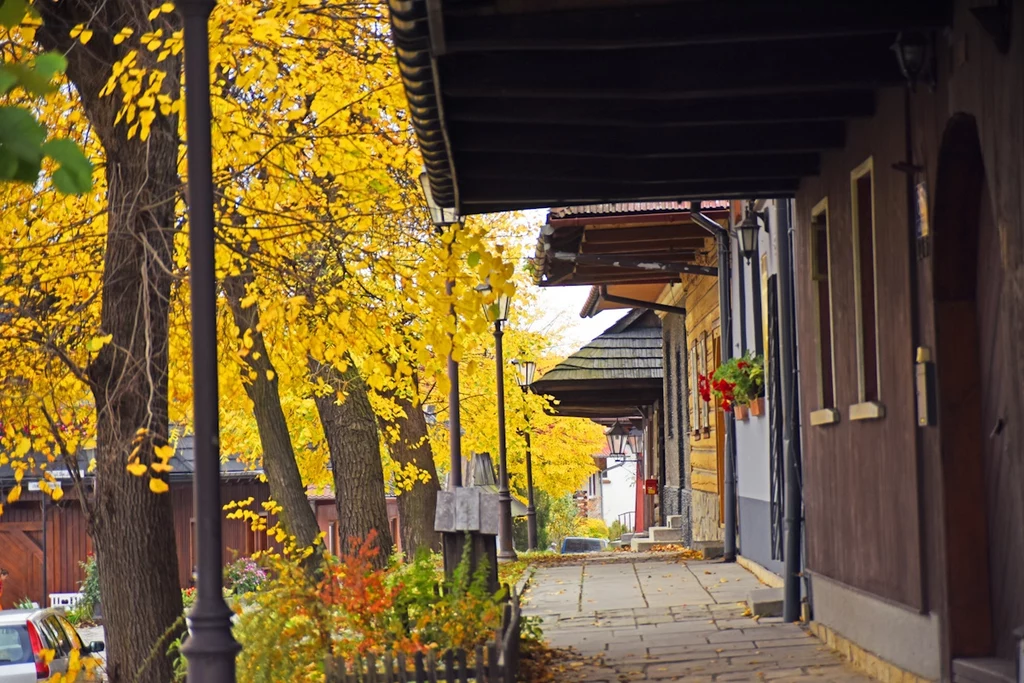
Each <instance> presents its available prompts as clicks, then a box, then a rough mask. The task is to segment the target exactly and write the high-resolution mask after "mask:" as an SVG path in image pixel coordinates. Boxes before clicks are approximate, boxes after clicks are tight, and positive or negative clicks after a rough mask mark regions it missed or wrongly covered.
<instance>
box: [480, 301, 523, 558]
mask: <svg viewBox="0 0 1024 683" xmlns="http://www.w3.org/2000/svg"><path fill="white" fill-rule="evenodd" d="M511 307H512V297H511V296H509V295H508V294H499V295H498V297H497V299H495V300H494V303H492V304H490V305H488V306H487V307H486V313H487V314H488V315H487V317H488V318H489V319H492V320H494V364H495V367H496V368H497V392H498V561H499V562H511V561H513V560H515V559H516V551H515V548H514V547H512V494H511V493H510V492H509V489H508V448H507V444H506V441H505V359H504V350H503V348H502V337H503V336H504V334H505V333H504V330H503V329H502V326H503V325H504V324H505V322H507V321H508V312H509V309H510V308H511Z"/></svg>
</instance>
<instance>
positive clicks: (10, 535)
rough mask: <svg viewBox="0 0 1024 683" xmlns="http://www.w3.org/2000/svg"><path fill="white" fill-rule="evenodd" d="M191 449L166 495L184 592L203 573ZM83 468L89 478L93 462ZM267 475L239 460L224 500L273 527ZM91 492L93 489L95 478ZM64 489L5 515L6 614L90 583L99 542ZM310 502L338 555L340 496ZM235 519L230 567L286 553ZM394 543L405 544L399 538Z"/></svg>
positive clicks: (5, 484)
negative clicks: (260, 554) (90, 563)
mask: <svg viewBox="0 0 1024 683" xmlns="http://www.w3.org/2000/svg"><path fill="white" fill-rule="evenodd" d="M191 444H192V442H191V436H186V437H183V438H182V439H180V440H179V442H178V448H177V450H176V452H175V455H174V457H173V458H172V459H171V464H172V466H173V467H174V470H173V471H172V473H171V475H170V491H168V493H167V494H165V495H169V496H171V502H172V506H173V512H174V531H175V538H176V540H177V545H178V557H177V565H178V577H179V582H180V585H181V587H182V588H188V587H189V586H191V585H192V573H193V570H194V568H195V567H196V566H197V557H196V537H195V533H196V529H195V512H194V506H193V496H192V493H193V489H192V474H191V473H192V463H193V460H192V445H191ZM82 465H83V471H84V470H85V467H87V460H85V461H83V463H82ZM261 474H262V472H260V471H258V470H251V469H248V468H247V467H246V465H244V464H243V463H240V462H238V461H237V460H228V461H226V462H225V463H223V464H222V466H221V500H223V501H224V502H225V503H229V502H232V501H235V502H240V501H248V500H249V499H251V502H250V503H249V504H248V505H246V509H249V510H252V511H254V512H256V513H258V514H260V515H262V516H264V517H266V518H267V521H268V523H269V524H270V525H273V524H274V522H275V519H274V518H273V515H268V513H267V512H266V511H265V510H264V509H263V503H265V502H266V501H267V500H269V499H270V487H269V485H268V484H267V483H266V482H264V481H261V477H260V475H261ZM33 480H34V478H33V476H32V473H28V474H26V475H25V478H24V480H23V485H24V487H25V488H26V489H27V488H28V484H29V482H31V481H33ZM12 483H13V473H12V471H11V470H10V469H9V468H8V467H4V468H0V490H6V489H7V488H9V485H10V484H12ZM85 485H86V486H90V485H91V481H90V479H89V478H87V479H86V481H85ZM64 488H65V495H64V496H63V498H61V500H60V501H58V502H53V501H52V500H49V497H48V496H47V500H46V504H45V505H44V501H43V497H44V495H43V494H42V493H40V492H38V491H28V490H26V491H25V492H23V493H22V495H21V497H20V499H19V500H18V501H17V502H15V503H8V504H6V505H5V506H4V513H3V515H0V567H4V568H5V569H7V570H8V571H9V572H10V577H9V579H8V580H7V581H6V582H5V584H4V593H3V596H2V598H0V600H2V601H3V602H2V604H0V606H2V607H3V608H5V609H9V608H11V607H13V605H14V604H15V603H16V602H18V601H19V600H21V599H22V598H25V597H27V598H29V599H31V600H33V601H34V602H37V603H39V604H40V605H43V604H48V596H49V595H50V594H53V593H76V592H78V590H79V586H80V584H81V581H82V580H83V579H84V578H85V577H84V573H83V571H82V567H81V563H82V562H85V560H86V559H87V557H88V555H89V554H91V553H92V552H93V544H92V539H91V538H90V537H89V533H88V524H87V521H86V515H85V513H84V511H83V508H82V504H81V501H80V500H79V498H78V494H77V491H76V490H75V489H74V488H72V487H71V486H70V485H68V484H67V482H66V481H65V485H64ZM308 497H309V501H310V505H311V506H312V507H313V509H314V511H315V512H316V517H317V521H318V523H319V525H320V529H321V531H323V532H324V533H325V534H326V542H327V547H328V550H331V551H334V550H335V549H336V548H337V547H338V539H337V538H336V536H337V533H336V531H335V529H336V524H335V522H336V521H337V518H338V517H337V507H336V506H335V504H334V496H333V494H331V493H330V491H328V492H326V493H323V492H314V491H312V490H311V492H310V493H309V496H308ZM387 509H388V518H389V521H390V523H391V527H392V529H391V530H392V533H393V534H394V533H395V532H396V530H399V528H400V521H399V517H398V504H397V500H396V499H395V498H394V497H393V496H388V497H387ZM44 511H45V529H46V531H45V534H44V531H43V528H44ZM229 513H230V511H226V512H225V513H224V514H225V516H224V519H223V521H222V524H223V526H222V533H223V538H224V551H223V557H222V561H223V563H224V564H228V563H230V562H232V561H234V560H235V559H237V558H238V557H248V556H250V555H252V554H254V553H256V552H257V551H261V550H268V549H279V548H280V545H279V544H276V543H275V541H274V539H273V538H272V537H271V536H268V535H267V532H266V531H265V530H260V531H253V529H252V528H251V525H250V524H249V523H248V522H246V521H244V520H239V519H229V518H228V514H229ZM393 537H394V538H395V539H399V538H400V536H399V535H394V536H393ZM399 542H400V541H399ZM44 567H45V571H46V579H45V590H44V579H43V572H44Z"/></svg>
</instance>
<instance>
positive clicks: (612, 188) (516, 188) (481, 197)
mask: <svg viewBox="0 0 1024 683" xmlns="http://www.w3.org/2000/svg"><path fill="white" fill-rule="evenodd" d="M798 184H799V181H798V180H797V179H796V178H793V179H773V180H717V181H700V182H691V183H678V184H672V185H662V186H658V190H655V191H653V192H650V193H648V192H647V191H646V190H644V189H643V188H638V187H636V186H633V185H629V184H628V183H590V182H580V181H566V182H561V183H555V182H551V181H545V180H531V179H519V180H515V181H512V180H510V181H507V182H505V183H503V184H501V185H496V184H494V183H491V182H487V181H482V180H480V179H477V178H472V177H470V178H466V179H464V180H463V181H462V184H461V185H462V197H463V201H464V202H466V203H467V204H477V205H479V204H489V205H492V206H505V207H512V206H522V205H524V204H532V205H533V207H550V206H567V205H569V204H599V203H601V202H620V201H653V200H658V199H665V198H667V197H677V198H678V197H701V198H704V199H708V198H713V197H736V198H743V197H760V196H771V197H786V196H791V195H792V194H793V193H795V192H796V189H797V185H798ZM494 210H501V209H494Z"/></svg>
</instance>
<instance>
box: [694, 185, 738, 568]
mask: <svg viewBox="0 0 1024 683" xmlns="http://www.w3.org/2000/svg"><path fill="white" fill-rule="evenodd" d="M690 217H691V219H692V220H693V222H694V223H696V224H697V225H699V226H701V227H702V228H704V229H705V230H707V231H708V232H710V233H711V234H712V235H714V236H715V238H716V240H717V242H718V310H719V313H718V315H719V318H720V322H719V325H720V327H721V335H722V361H723V362H724V361H726V360H728V359H729V358H731V357H732V308H731V306H730V301H731V299H732V296H731V294H730V292H729V231H728V230H726V229H725V228H723V227H722V226H721V225H719V224H718V223H716V222H715V221H713V220H712V219H710V218H708V217H707V216H706V215H705V214H703V213H701V210H700V202H693V203H691V204H690ZM725 415H726V418H725V472H723V475H722V478H723V479H724V480H725V491H724V495H725V502H724V504H723V507H724V508H725V520H723V521H724V522H725V539H724V542H723V544H722V546H723V547H722V556H723V559H724V560H725V561H726V562H735V561H736V420H735V418H734V416H733V414H732V413H731V412H730V413H725Z"/></svg>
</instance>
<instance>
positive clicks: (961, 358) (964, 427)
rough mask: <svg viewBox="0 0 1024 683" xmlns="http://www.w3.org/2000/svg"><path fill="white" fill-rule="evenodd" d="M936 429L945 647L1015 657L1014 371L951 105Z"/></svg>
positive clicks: (970, 132) (1019, 541)
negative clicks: (940, 482)
mask: <svg viewBox="0 0 1024 683" xmlns="http://www.w3.org/2000/svg"><path fill="white" fill-rule="evenodd" d="M934 216H935V220H934V226H935V230H934V238H933V239H934V245H933V246H934V251H933V255H934V298H935V332H936V361H937V371H938V385H939V430H940V435H941V444H942V445H941V456H942V470H943V489H944V490H943V494H944V501H945V510H944V511H945V519H944V523H945V537H946V579H947V581H946V583H947V624H948V629H947V636H948V643H949V649H950V655H951V656H952V657H953V658H959V657H986V656H993V655H996V656H1000V657H1006V658H1009V657H1011V656H1013V649H1014V641H1013V630H1014V628H1016V627H1018V626H1020V625H1022V624H1024V586H1022V585H1021V584H1022V583H1024V581H1022V579H1021V571H1022V564H1021V562H1022V561H1024V510H1022V506H1024V503H1022V502H1021V500H1022V498H1024V471H1022V468H1021V464H1020V458H1019V455H1018V453H1017V451H1019V450H1020V449H1019V446H1020V445H1021V443H1022V442H1021V439H1020V437H1021V436H1022V434H1024V432H1022V431H1021V430H1022V425H1021V424H1020V421H1019V420H1018V419H1016V418H1018V417H1024V412H1022V411H1021V409H1020V406H1021V398H1020V396H1019V395H1018V394H1020V387H1019V386H1018V384H1019V380H1018V378H1019V377H1020V376H1021V375H1020V372H1019V370H1018V368H1017V366H1018V360H1017V358H1016V356H1017V353H1016V349H1015V346H1016V345H1015V344H1014V343H1013V339H1014V337H1013V335H1012V334H1011V326H1012V323H1013V321H1014V320H1015V318H1017V317H1024V311H1018V310H1016V308H1020V306H1019V305H1017V303H1016V302H1017V299H1016V298H1015V297H1014V296H1012V294H1008V288H1007V282H1008V281H1007V278H1006V277H1005V272H1004V268H1003V258H1002V251H1001V249H1000V238H999V231H998V229H997V227H996V222H995V220H994V218H993V214H992V202H991V198H990V196H989V191H988V184H987V182H986V178H985V168H984V163H983V160H982V154H981V146H980V143H979V138H978V131H977V126H976V123H975V120H974V118H973V117H971V116H968V115H965V114H957V115H955V116H953V117H952V118H951V119H950V121H949V123H948V125H947V127H946V130H945V132H944V134H943V138H942V147H941V149H940V152H939V164H938V173H937V177H936V187H935V211H934Z"/></svg>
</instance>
